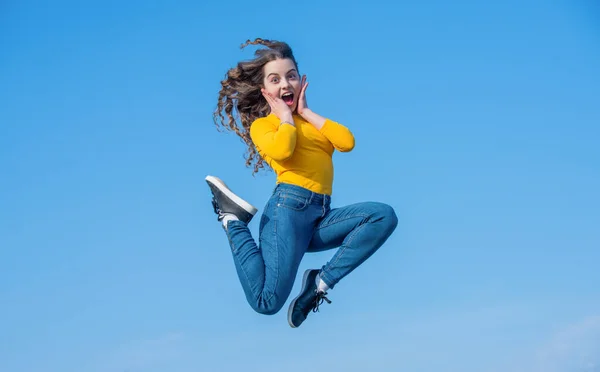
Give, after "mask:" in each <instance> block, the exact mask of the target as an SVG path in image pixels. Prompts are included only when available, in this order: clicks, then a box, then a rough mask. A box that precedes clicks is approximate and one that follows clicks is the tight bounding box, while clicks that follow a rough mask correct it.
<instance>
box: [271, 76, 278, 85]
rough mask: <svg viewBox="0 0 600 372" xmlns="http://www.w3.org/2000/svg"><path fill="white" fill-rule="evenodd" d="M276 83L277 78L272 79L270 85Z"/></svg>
mask: <svg viewBox="0 0 600 372" xmlns="http://www.w3.org/2000/svg"><path fill="white" fill-rule="evenodd" d="M278 82H279V78H276V77H274V78H272V79H271V83H273V84H277V83H278Z"/></svg>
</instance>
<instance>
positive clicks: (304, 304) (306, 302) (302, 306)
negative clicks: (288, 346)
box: [288, 269, 331, 328]
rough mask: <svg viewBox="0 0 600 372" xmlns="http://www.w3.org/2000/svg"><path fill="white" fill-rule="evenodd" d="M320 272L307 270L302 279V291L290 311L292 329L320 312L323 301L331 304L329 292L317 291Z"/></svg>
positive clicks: (291, 304) (289, 319)
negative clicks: (311, 315) (312, 314)
mask: <svg viewBox="0 0 600 372" xmlns="http://www.w3.org/2000/svg"><path fill="white" fill-rule="evenodd" d="M318 275H319V270H311V269H309V270H306V271H305V272H304V278H303V279H302V289H301V290H300V294H299V295H298V297H296V298H294V299H293V300H292V302H291V303H290V307H289V309H288V323H289V324H290V327H292V328H297V327H300V324H302V323H303V322H304V321H305V320H306V317H307V316H308V314H310V312H311V311H312V312H317V311H319V305H321V304H322V303H323V301H327V303H328V304H330V303H331V301H329V299H328V298H327V297H326V295H327V292H323V291H317V281H316V279H317V276H318Z"/></svg>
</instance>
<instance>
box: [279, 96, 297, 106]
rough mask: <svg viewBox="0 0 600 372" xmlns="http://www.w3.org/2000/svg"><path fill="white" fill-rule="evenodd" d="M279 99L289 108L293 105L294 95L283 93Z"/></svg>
mask: <svg viewBox="0 0 600 372" xmlns="http://www.w3.org/2000/svg"><path fill="white" fill-rule="evenodd" d="M281 99H282V100H283V102H285V103H286V105H288V106H291V105H292V104H293V103H294V94H293V93H284V94H283V95H282V96H281Z"/></svg>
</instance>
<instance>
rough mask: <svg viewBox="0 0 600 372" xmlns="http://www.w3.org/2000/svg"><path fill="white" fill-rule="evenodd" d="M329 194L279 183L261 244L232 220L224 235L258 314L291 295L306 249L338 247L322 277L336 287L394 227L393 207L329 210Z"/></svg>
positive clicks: (262, 229)
mask: <svg viewBox="0 0 600 372" xmlns="http://www.w3.org/2000/svg"><path fill="white" fill-rule="evenodd" d="M330 203H331V197H330V196H329V195H323V194H317V193H314V192H312V191H310V190H308V189H305V188H302V187H299V186H295V185H290V184H278V185H277V186H276V187H275V189H274V191H273V194H272V196H271V197H270V199H269V201H268V202H267V204H266V206H265V210H264V212H263V214H262V216H261V220H260V227H259V235H260V236H259V244H257V243H256V242H255V240H254V238H253V237H252V234H251V233H250V230H249V229H248V226H247V225H246V224H245V223H244V222H241V221H230V222H229V223H228V225H227V229H226V232H227V237H228V239H229V244H230V246H231V251H232V253H233V260H234V262H235V267H236V270H237V273H238V276H239V279H240V282H241V283H242V287H243V289H244V293H245V294H246V299H247V300H248V303H249V304H250V306H252V308H253V309H254V310H255V311H257V312H258V313H261V314H268V315H272V314H275V313H277V312H278V311H279V310H280V309H281V308H282V307H283V305H284V304H285V302H286V300H287V298H288V297H289V295H290V292H291V290H292V286H293V284H294V280H295V277H296V274H297V272H298V267H299V266H300V261H301V260H302V257H303V256H304V254H305V253H307V252H320V251H324V250H327V249H332V248H337V247H339V249H338V250H337V252H336V253H335V254H334V256H333V258H332V259H331V261H329V262H328V263H327V264H325V265H324V266H323V267H322V269H321V272H320V278H321V279H322V280H323V281H324V282H325V283H326V284H327V285H328V286H329V288H334V286H335V285H336V284H337V283H338V282H339V281H340V280H341V279H342V278H343V277H345V276H346V275H348V274H349V273H350V272H352V271H353V270H354V269H355V268H357V267H358V266H359V265H360V264H361V263H363V262H364V261H365V260H366V259H367V258H369V257H370V256H371V255H372V254H373V253H375V251H377V249H379V247H381V246H382V245H383V243H384V242H385V241H386V240H387V239H388V237H389V236H390V235H391V234H392V232H393V231H394V230H395V229H396V226H397V224H398V218H397V217H396V214H395V212H394V210H393V209H392V207H390V206H389V205H387V204H382V203H377V202H365V203H357V204H353V205H349V206H345V207H342V208H335V209H331V208H330Z"/></svg>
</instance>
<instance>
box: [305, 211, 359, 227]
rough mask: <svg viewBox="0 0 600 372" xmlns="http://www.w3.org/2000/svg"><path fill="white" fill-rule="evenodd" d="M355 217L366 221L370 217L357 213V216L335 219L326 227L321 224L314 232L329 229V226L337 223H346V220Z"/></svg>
mask: <svg viewBox="0 0 600 372" xmlns="http://www.w3.org/2000/svg"><path fill="white" fill-rule="evenodd" d="M356 217H362V218H366V219H368V218H369V217H370V216H369V215H368V214H361V213H358V214H355V215H353V216H349V217H344V218H342V219H337V220H333V221H330V222H329V223H327V224H326V225H325V224H323V225H319V226H318V227H317V228H316V229H315V230H321V229H324V228H326V227H329V226H331V225H334V224H336V223H339V222H344V221H347V220H349V219H352V218H356ZM367 222H368V221H367Z"/></svg>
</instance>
